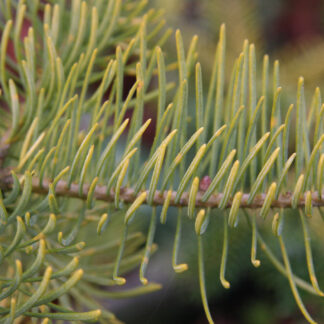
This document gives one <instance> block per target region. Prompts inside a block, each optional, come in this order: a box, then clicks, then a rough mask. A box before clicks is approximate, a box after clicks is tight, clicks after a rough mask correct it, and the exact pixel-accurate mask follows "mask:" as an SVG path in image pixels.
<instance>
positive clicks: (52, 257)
mask: <svg viewBox="0 0 324 324" xmlns="http://www.w3.org/2000/svg"><path fill="white" fill-rule="evenodd" d="M0 8H1V13H2V17H1V19H0V29H1V46H0V84H1V97H0V100H1V101H0V117H1V118H0V189H1V190H0V264H1V268H0V287H1V289H0V318H1V323H13V321H14V320H15V319H17V318H20V317H23V318H27V319H32V318H36V319H37V318H40V319H43V320H42V323H50V322H53V321H56V320H57V321H59V320H65V321H81V322H84V321H99V322H101V323H110V322H111V323H113V322H116V323H117V322H118V320H117V319H116V318H115V316H114V315H113V314H112V313H111V312H110V311H109V310H107V309H105V308H104V307H103V306H102V305H101V304H100V303H99V301H98V299H102V298H124V297H132V296H137V295H140V294H144V293H149V292H152V291H155V290H157V289H160V288H161V287H160V285H159V284H157V283H151V282H150V281H149V280H148V279H147V278H146V269H147V266H148V262H149V258H150V255H151V254H152V253H153V252H154V251H155V250H156V245H155V244H154V234H155V228H156V224H157V221H158V219H159V220H160V222H161V223H165V222H166V221H167V214H168V208H169V207H170V206H174V207H176V208H177V210H178V216H177V225H176V230H175V237H174V247H173V254H172V264H173V268H174V270H175V271H176V272H179V273H180V272H183V271H185V270H187V268H188V266H187V264H186V263H181V262H180V259H182V257H180V256H179V254H180V253H181V229H182V221H183V217H189V218H190V219H192V222H193V228H194V230H195V233H196V235H197V239H198V240H197V241H198V268H199V283H200V290H201V297H202V303H203V307H204V310H205V313H206V316H207V318H208V321H209V322H210V323H213V320H212V316H211V314H210V311H209V308H208V302H207V293H206V287H205V279H204V258H203V245H204V233H205V231H206V230H207V231H208V223H209V220H210V218H212V217H213V214H214V213H215V211H217V212H218V213H219V212H221V213H222V215H223V218H224V228H223V233H224V243H223V250H222V255H221V266H220V281H221V284H222V285H223V286H224V288H229V287H230V283H229V281H228V280H227V279H226V259H227V253H228V249H229V248H230V246H229V244H228V242H229V240H228V227H235V226H237V224H238V222H239V219H240V218H242V221H243V220H245V219H246V220H247V222H248V224H249V225H250V226H251V241H252V244H251V262H252V264H253V265H254V266H255V267H259V266H260V261H259V260H258V258H257V245H258V243H259V244H260V246H261V247H262V250H263V251H264V252H265V254H266V255H267V256H268V257H269V259H270V261H271V262H272V263H273V264H274V266H275V267H276V268H277V269H278V270H279V272H281V273H282V274H283V275H284V276H286V277H287V279H288V281H289V284H290V287H291V290H292V293H293V295H294V297H295V300H296V302H297V304H298V306H299V308H300V310H301V312H302V313H303V315H304V316H305V318H306V319H307V320H308V321H309V322H310V323H315V321H314V320H313V319H312V317H311V315H310V314H309V313H308V311H307V310H306V308H305V306H304V305H303V302H302V300H301V298H300V295H299V293H298V288H299V289H303V290H306V291H308V292H309V293H312V294H316V295H319V296H323V295H324V293H323V292H322V291H321V289H320V287H319V285H318V282H317V279H316V274H315V268H314V265H313V258H312V249H311V243H310V230H309V226H310V224H309V223H310V222H311V221H312V219H310V218H311V217H312V216H313V215H314V218H315V217H318V214H320V213H323V211H322V210H321V208H323V207H324V145H323V142H324V131H323V126H324V122H323V119H324V104H322V101H321V93H320V90H319V89H318V88H317V89H316V90H315V92H314V96H313V99H312V104H311V107H310V109H306V103H305V95H304V79H303V78H302V77H301V78H299V80H298V85H297V96H296V103H295V104H291V105H290V106H289V107H285V106H283V105H282V104H281V102H280V97H281V93H282V91H283V90H282V88H281V87H280V81H279V63H278V62H277V61H276V62H275V63H274V66H273V68H272V69H271V68H270V63H269V57H268V56H267V55H265V56H264V58H263V61H262V69H261V72H260V73H259V72H257V62H256V54H255V47H254V45H253V44H250V43H249V42H248V41H245V42H244V44H243V49H242V53H241V54H240V55H239V57H238V58H237V59H236V60H235V62H234V63H233V69H232V73H231V75H232V76H231V79H230V81H229V83H228V84H227V82H226V81H225V64H226V66H227V65H228V63H227V62H226V58H227V56H226V35H225V26H224V25H222V26H221V28H220V35H219V42H218V45H217V49H216V54H215V58H214V62H213V65H212V67H211V68H212V74H211V79H210V82H209V84H208V86H207V85H205V84H203V77H202V68H201V66H200V64H199V62H198V61H197V59H198V50H197V47H198V45H197V42H198V39H197V37H193V39H192V41H191V43H190V45H189V48H188V50H186V49H185V47H184V44H183V40H182V35H181V32H180V31H179V30H177V31H176V33H175V45H176V51H177V58H176V60H175V61H172V59H170V57H169V55H168V54H167V53H165V52H164V51H163V50H162V48H163V46H164V44H165V42H166V41H168V38H169V37H170V36H171V34H172V33H171V31H170V30H168V29H167V30H165V29H164V27H163V23H162V24H161V15H162V12H160V11H156V10H149V11H147V10H146V1H131V0H125V1H122V0H109V1H107V0H92V1H91V0H89V1H81V0H73V1H72V2H71V4H70V2H69V1H64V0H57V1H53V0H51V1H47V3H46V4H44V3H43V2H41V1H38V0H33V1H28V2H27V1H26V2H25V1H23V0H20V1H5V0H1V1H0ZM25 25H28V26H29V25H30V27H29V28H28V32H27V34H26V35H23V29H24V28H23V26H25ZM170 42H172V40H170ZM172 71H176V72H177V77H176V80H172V77H173V78H175V77H174V75H173V74H172ZM126 77H131V78H132V80H133V81H134V82H133V84H132V85H131V87H130V89H127V85H126V82H125V78H126ZM259 79H261V80H262V83H261V84H259V83H258V82H257V80H259ZM126 90H127V91H128V93H126V95H125V91H126ZM205 94H206V96H205ZM193 96H194V97H195V104H194V105H193V104H192V103H191V102H190V100H189V98H191V97H193ZM149 105H150V107H152V105H153V106H154V107H156V117H155V119H156V120H155V121H154V123H155V129H154V130H151V132H154V135H153V136H152V137H153V140H152V144H151V147H150V150H149V151H147V149H146V148H145V145H143V143H142V140H143V136H144V135H145V134H146V133H147V132H148V131H149V130H150V129H151V128H152V127H151V126H152V125H151V124H153V122H152V120H151V119H148V120H144V112H145V109H146V107H148V106H149ZM130 112H131V117H129V118H127V117H128V116H129V115H130ZM207 175H208V176H207ZM143 205H148V206H149V207H150V210H151V221H150V225H149V229H148V233H147V234H142V233H140V232H138V227H139V225H138V224H139V223H140V221H141V212H142V210H143V208H142V206H143ZM287 210H293V211H294V213H295V214H296V216H297V217H299V218H300V220H301V226H302V231H303V233H304V238H305V240H304V245H305V253H306V260H307V269H308V273H309V281H310V283H309V282H307V281H305V280H304V279H302V278H300V277H298V276H296V275H295V274H294V273H293V269H292V267H291V265H290V261H289V256H288V253H287V248H286V245H285V239H284V235H283V234H284V231H282V230H283V228H284V218H285V213H286V211H287ZM270 217H271V218H272V232H273V240H277V241H278V242H279V245H280V248H281V254H282V255H281V258H282V261H281V259H280V256H276V255H275V254H274V253H273V252H272V251H271V249H270V247H269V246H268V245H267V244H266V243H265V241H264V239H263V237H262V236H261V233H260V232H259V230H258V228H259V226H261V224H262V222H263V220H264V219H266V218H268V219H269V218H270ZM297 217H296V218H297ZM238 230H240V228H238ZM269 230H271V229H270V228H269ZM137 266H139V278H140V281H141V283H142V286H139V287H137V288H131V289H126V290H125V289H123V290H116V289H113V290H111V289H110V287H112V286H116V285H124V284H126V286H127V283H126V279H125V278H124V277H123V274H125V272H127V271H129V270H130V269H133V268H134V267H137ZM260 271H262V270H260ZM315 317H316V314H315Z"/></svg>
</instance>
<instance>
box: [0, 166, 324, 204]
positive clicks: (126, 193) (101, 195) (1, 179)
mask: <svg viewBox="0 0 324 324" xmlns="http://www.w3.org/2000/svg"><path fill="white" fill-rule="evenodd" d="M39 183H40V181H39V178H37V177H33V179H32V192H33V193H35V194H40V195H47V194H48V192H49V189H50V184H51V182H50V181H49V180H48V179H44V180H43V182H42V185H41V186H40V184H39ZM12 186H13V179H12V177H11V176H9V174H8V170H5V171H4V172H2V173H1V172H0V189H5V190H8V189H12ZM89 189H90V185H89V184H84V185H83V189H82V193H81V194H80V189H79V184H76V183H72V184H71V186H70V188H69V186H68V182H67V181H64V180H59V181H58V182H57V184H56V186H55V195H57V196H60V197H67V198H79V199H82V200H86V199H87V197H88V194H89ZM107 191H108V192H107ZM142 193H143V191H140V192H136V191H135V190H134V189H133V188H130V187H123V188H121V189H120V193H119V199H120V201H121V202H124V203H126V204H132V203H133V202H134V201H135V200H136V198H137V197H138V196H139V195H141V194H142ZM204 193H205V192H204V191H198V192H197V195H196V203H195V207H197V208H198V207H199V208H219V205H220V202H221V200H222V198H223V196H224V194H223V193H216V194H213V195H211V196H210V198H209V199H208V200H207V201H203V195H204ZM189 194H190V193H189V192H184V193H183V194H182V196H181V199H180V200H179V201H177V200H176V196H177V191H172V192H171V198H170V203H169V206H174V207H188V205H189ZM167 195H168V191H163V192H161V191H159V190H156V191H155V194H154V196H153V200H152V205H153V206H162V205H163V204H164V202H165V200H166V198H167ZM266 196H267V194H266V193H260V194H257V195H256V196H255V198H254V199H253V201H252V202H251V203H249V198H250V194H248V193H245V194H242V198H241V202H240V208H249V209H258V208H262V206H263V204H264V202H265V199H266ZM292 198H293V194H292V193H291V192H287V193H284V194H280V195H279V196H278V199H275V200H273V201H272V203H271V206H270V208H292ZM311 198H312V199H311V204H312V206H313V207H324V192H322V195H319V193H318V192H317V191H314V192H312V193H311ZM93 199H95V200H98V201H104V202H114V200H115V190H114V188H112V189H110V190H107V186H103V185H97V186H96V188H95V190H94V192H93ZM144 204H148V201H147V199H146V200H145V201H144ZM232 205H233V199H229V201H228V203H227V204H226V206H225V208H231V207H232ZM305 205H306V193H302V194H301V195H300V198H299V200H298V203H297V207H298V208H305Z"/></svg>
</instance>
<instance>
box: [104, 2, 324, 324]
mask: <svg viewBox="0 0 324 324" xmlns="http://www.w3.org/2000/svg"><path fill="white" fill-rule="evenodd" d="M150 6H151V7H154V8H163V9H164V10H165V19H166V25H167V26H168V27H172V28H173V29H174V30H175V29H177V28H180V29H181V31H182V34H183V38H184V41H185V44H186V45H187V47H188V45H189V43H190V40H191V38H192V37H193V35H198V36H199V42H198V44H199V45H198V49H199V58H198V60H199V61H200V62H201V64H202V68H203V72H204V79H205V80H204V81H205V84H206V83H207V82H208V81H207V80H208V77H209V73H210V72H211V67H212V64H213V58H214V53H215V48H216V44H217V41H218V32H219V28H220V25H221V23H223V22H224V23H225V24H226V38H227V40H226V43H227V44H226V45H227V48H226V50H227V55H226V64H227V73H229V72H230V71H231V68H232V64H233V62H234V60H235V58H236V57H237V56H238V55H239V53H240V52H241V50H242V45H243V41H244V40H245V39H248V40H249V41H250V43H255V44H256V51H257V52H256V53H257V60H258V62H259V63H261V62H262V57H263V55H264V54H269V55H270V63H271V64H273V62H274V61H275V60H277V59H279V61H280V76H281V77H280V84H281V85H282V87H283V88H284V93H285V97H284V98H282V99H283V101H284V102H289V103H291V102H295V96H296V95H295V93H296V87H297V79H298V77H299V76H301V75H302V76H304V78H305V89H306V93H307V103H308V104H309V103H310V101H311V96H312V93H313V91H314V89H315V87H316V86H320V87H321V88H322V89H323V85H324V1H322V0H271V1H266V0H209V1H208V0H177V1H175V0H151V1H150ZM172 37H173V36H172ZM168 44H169V46H170V47H169V48H167V46H168V45H166V50H167V51H169V52H170V53H173V55H175V53H174V51H175V46H174V40H173V39H172V41H171V42H169V43H168ZM168 55H169V54H168ZM171 55H172V54H171ZM260 69H261V66H260V65H259V66H258V70H259V71H260ZM259 75H260V74H259ZM227 78H229V76H227ZM287 106H288V105H287ZM292 127H293V126H292ZM158 212H159V211H158ZM174 212H175V211H174ZM175 216H176V215H170V216H169V218H168V223H167V225H164V226H163V227H161V226H160V228H158V230H157V237H156V240H155V241H156V242H157V243H158V245H159V253H158V255H157V256H156V257H155V256H153V257H152V259H151V261H150V263H149V271H148V278H149V279H150V280H151V281H156V282H159V283H162V284H163V289H162V290H161V291H159V292H156V293H153V294H151V295H147V296H143V297H138V298H136V299H135V300H134V299H130V300H129V302H128V301H127V300H124V301H122V302H118V301H114V302H111V304H110V305H109V306H110V307H111V308H112V310H113V311H114V312H115V313H116V315H117V316H118V318H120V319H121V320H123V321H125V322H127V323H134V324H135V323H136V324H137V323H154V324H160V323H161V324H164V323H170V324H172V323H195V324H200V323H201V324H203V323H207V320H206V318H205V315H204V312H203V307H202V304H201V299H200V292H199V285H198V274H197V255H196V250H197V242H196V237H195V235H194V231H193V228H192V222H188V223H185V224H184V229H183V235H182V243H181V252H180V260H181V262H187V263H188V264H189V270H188V271H187V272H185V273H183V274H175V273H174V272H173V270H172V266H171V251H172V244H173V238H174V231H175V224H174V220H175V218H176V217H175ZM148 219H149V215H147V220H148ZM222 219H223V215H217V214H216V215H213V217H212V219H211V224H210V227H209V228H208V231H207V233H206V235H204V247H205V249H204V250H205V267H206V283H207V284H206V285H207V291H208V294H209V297H208V298H209V304H210V308H211V312H212V315H213V318H214V319H215V323H216V324H234V323H237V324H274V323H280V324H297V323H305V319H304V318H303V316H302V315H301V314H300V312H299V310H298V308H297V306H296V303H295V301H294V299H293V296H292V293H291V290H290V288H289V284H288V281H287V280H286V279H285V278H284V277H283V276H282V275H281V274H279V272H278V271H277V270H276V269H275V268H274V267H273V265H272V264H271V263H270V262H269V261H268V260H267V258H266V256H265V255H264V254H263V253H262V252H261V251H260V248H258V257H259V258H260V260H261V268H258V269H256V268H254V267H253V266H252V264H251V262H250V246H251V231H250V228H249V227H248V226H247V225H246V222H244V219H241V221H240V224H239V226H238V227H239V229H234V230H230V231H229V237H230V245H229V256H228V265H227V271H226V276H227V279H228V280H229V281H230V283H231V289H229V290H225V289H224V288H223V287H222V286H221V284H220V282H219V266H220V257H221V249H222V240H223V220H222ZM296 220H297V221H296ZM311 223H312V226H313V230H312V247H313V256H314V260H315V267H316V273H317V275H318V280H319V285H320V286H321V287H322V288H323V287H324V258H323V249H324V239H323V236H324V235H323V231H324V228H323V221H322V220H321V218H320V215H319V214H315V215H314V217H313V220H312V222H311ZM269 228H271V222H270V220H269V222H266V224H265V225H264V226H263V227H261V229H260V231H261V232H262V233H263V235H264V237H265V239H266V241H267V243H268V244H269V245H270V246H271V248H272V249H273V251H274V252H275V253H276V255H277V256H278V257H279V259H280V250H279V245H278V243H277V240H275V239H274V237H273V235H272V233H271V231H270V233H269ZM285 231H286V236H285V237H287V238H286V243H287V246H288V250H289V254H290V257H291V263H292V266H293V270H294V273H296V274H297V275H299V276H301V277H302V278H304V279H306V280H308V273H307V268H306V260H305V251H304V244H303V236H302V232H301V226H300V223H299V218H298V217H296V215H295V214H294V213H293V212H288V213H287V215H286V221H285ZM267 238H268V240H267ZM137 278H138V270H135V271H134V272H133V273H131V274H130V275H129V278H128V282H131V281H132V280H133V281H134V285H135V284H137V283H138V282H137V280H138V279H137ZM300 293H301V296H302V298H303V300H304V302H305V305H306V307H307V308H308V310H309V311H310V313H311V314H312V315H314V317H315V319H318V320H319V322H322V323H323V322H324V301H323V300H322V299H321V298H320V297H316V296H312V295H310V294H307V293H304V292H303V291H300ZM126 310H127V311H126Z"/></svg>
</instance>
